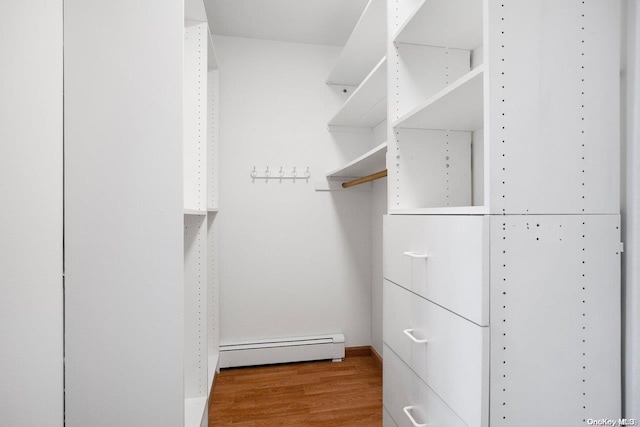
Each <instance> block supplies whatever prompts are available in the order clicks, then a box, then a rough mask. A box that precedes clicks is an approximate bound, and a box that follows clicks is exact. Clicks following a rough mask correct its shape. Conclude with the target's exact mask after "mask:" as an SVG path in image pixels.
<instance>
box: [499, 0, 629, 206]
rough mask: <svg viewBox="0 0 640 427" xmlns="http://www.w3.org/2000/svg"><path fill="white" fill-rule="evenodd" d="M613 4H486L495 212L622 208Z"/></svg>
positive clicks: (562, 0)
mask: <svg viewBox="0 0 640 427" xmlns="http://www.w3.org/2000/svg"><path fill="white" fill-rule="evenodd" d="M619 21H620V4H619V1H618V0H611V1H597V0H585V1H575V0H541V1H531V2H518V1H509V0H505V1H501V2H489V22H488V26H489V36H488V37H489V53H490V54H489V65H490V67H489V74H488V78H489V86H490V92H489V96H490V105H489V109H490V111H489V114H490V119H489V122H490V129H491V134H490V138H491V139H490V140H491V159H490V160H491V168H492V171H491V193H492V195H491V209H492V213H507V214H509V213H514V214H524V213H543V214H563V213H583V212H584V213H605V214H606V213H608V214H615V213H617V212H619V208H620V188H619V187H620V173H619V171H620V167H619V162H620V147H619V145H620V144H619V141H620V117H619V116H620V113H619V109H620V108H619V98H620V89H619V88H620V77H619V73H620V22H619Z"/></svg>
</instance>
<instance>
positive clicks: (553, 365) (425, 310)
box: [383, 0, 621, 427]
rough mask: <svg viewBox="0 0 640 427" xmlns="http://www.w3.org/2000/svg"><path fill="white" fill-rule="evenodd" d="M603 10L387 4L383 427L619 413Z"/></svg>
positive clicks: (490, 3) (561, 1)
mask: <svg viewBox="0 0 640 427" xmlns="http://www.w3.org/2000/svg"><path fill="white" fill-rule="evenodd" d="M619 7H620V4H619V2H617V1H614V2H607V3H604V2H597V1H590V0H584V1H582V0H580V1H575V0H536V1H529V2H518V1H515V0H496V1H494V0H422V1H416V0H387V14H388V18H389V19H388V34H389V37H388V41H387V42H388V43H387V47H388V50H387V62H388V85H389V93H388V95H389V96H388V106H389V117H388V123H389V124H390V125H389V129H388V141H387V142H388V151H389V153H388V156H387V168H388V178H387V185H388V194H389V199H388V200H389V212H390V214H391V215H388V216H387V217H385V221H384V277H385V279H386V280H385V284H384V298H383V305H384V310H383V312H384V314H383V317H384V321H383V323H384V328H383V329H384V332H383V340H384V345H385V346H384V364H385V365H384V382H383V384H384V399H383V400H384V407H385V424H384V425H385V426H395V425H427V424H428V425H431V424H433V425H436V424H438V425H447V426H456V427H457V426H468V427H488V426H491V427H498V426H500V427H507V426H516V425H517V426H538V425H551V424H553V423H556V422H561V423H563V424H566V425H582V424H584V423H585V422H586V421H587V420H588V419H589V418H591V419H598V418H602V417H604V418H607V417H613V418H619V416H620V402H621V399H620V389H621V381H620V380H621V378H620V353H619V348H620V338H619V337H620V319H619V318H618V316H610V315H609V314H607V313H611V312H616V311H617V309H618V308H617V307H618V306H619V297H620V230H619V228H620V217H619V171H620V169H619V154H620V153H619V125H618V123H619V117H618V105H619V83H620V82H619V70H618V64H619V60H620V58H619V52H620V49H619V47H620V46H619V43H620V41H619V34H620V28H619V25H620V22H619V19H618V17H619V13H620V10H619ZM605 348H607V350H605ZM611 349H613V350H611ZM551 385H552V386H551Z"/></svg>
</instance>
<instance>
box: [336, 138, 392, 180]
mask: <svg viewBox="0 0 640 427" xmlns="http://www.w3.org/2000/svg"><path fill="white" fill-rule="evenodd" d="M386 157H387V143H386V142H385V143H383V144H380V145H378V146H377V147H376V148H374V149H373V150H371V151H369V152H367V153H365V154H363V155H362V156H360V157H358V158H357V159H355V160H353V161H351V162H349V163H347V164H346V165H344V166H342V167H341V168H338V169H336V170H333V171H331V172H328V173H327V178H338V177H340V178H345V177H346V178H360V177H363V176H367V175H371V174H372V173H376V172H380V171H381V170H384V169H386Z"/></svg>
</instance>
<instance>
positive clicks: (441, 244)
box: [383, 215, 489, 326]
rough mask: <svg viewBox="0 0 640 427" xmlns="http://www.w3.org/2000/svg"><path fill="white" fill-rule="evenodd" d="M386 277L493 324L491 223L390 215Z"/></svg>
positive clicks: (472, 218)
mask: <svg viewBox="0 0 640 427" xmlns="http://www.w3.org/2000/svg"><path fill="white" fill-rule="evenodd" d="M383 246H384V259H383V270H384V277H385V278H387V279H388V280H390V281H392V282H394V283H397V284H399V285H400V286H403V287H405V288H407V289H410V290H411V291H413V292H415V293H417V294H419V295H422V296H423V297H425V298H427V299H429V300H431V301H433V302H435V303H436V304H439V305H441V306H443V307H446V308H447V309H449V310H451V311H454V312H456V313H458V314H460V315H461V316H463V317H465V318H467V319H469V320H471V321H473V322H475V323H477V324H479V325H483V326H487V325H488V324H489V219H488V217H486V216H434V215H386V216H385V217H384V242H383Z"/></svg>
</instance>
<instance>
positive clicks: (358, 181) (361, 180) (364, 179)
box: [342, 169, 387, 188]
mask: <svg viewBox="0 0 640 427" xmlns="http://www.w3.org/2000/svg"><path fill="white" fill-rule="evenodd" d="M385 176H387V170H386V169H385V170H383V171H380V172H376V173H372V174H371V175H367V176H363V177H362V178H358V179H354V180H353V181H347V182H343V183H342V188H349V187H353V186H354V185H358V184H364V183H365V182H371V181H375V180H376V179H380V178H384V177H385Z"/></svg>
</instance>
